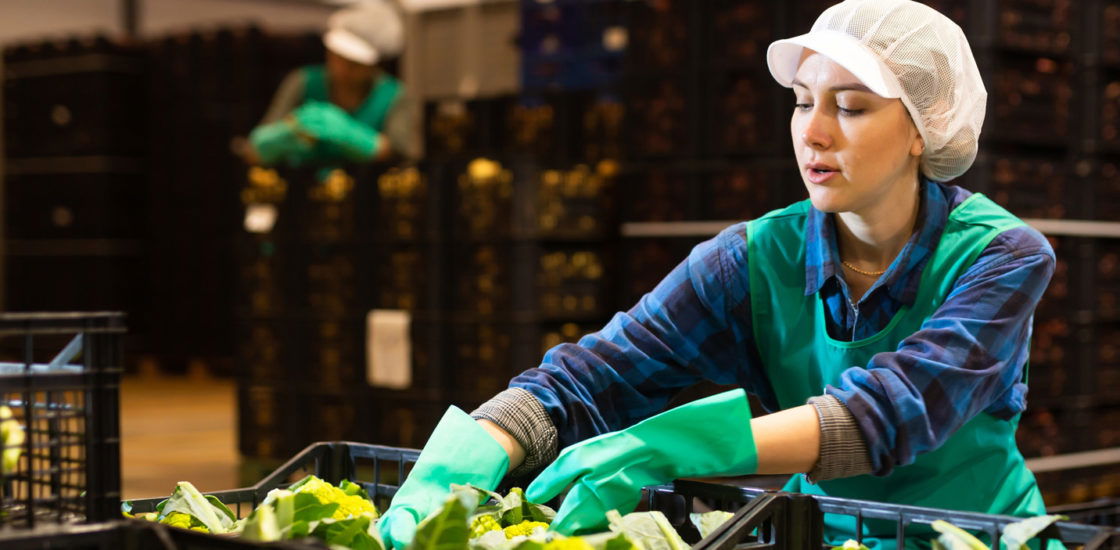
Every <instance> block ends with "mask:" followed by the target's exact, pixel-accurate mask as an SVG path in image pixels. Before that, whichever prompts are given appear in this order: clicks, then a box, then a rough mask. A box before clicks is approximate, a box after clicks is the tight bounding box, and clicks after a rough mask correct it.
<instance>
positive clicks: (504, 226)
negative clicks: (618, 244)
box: [449, 155, 619, 243]
mask: <svg viewBox="0 0 1120 550" xmlns="http://www.w3.org/2000/svg"><path fill="white" fill-rule="evenodd" d="M459 166H460V168H459V171H458V173H457V174H455V175H454V176H453V177H454V179H453V182H451V183H449V184H450V185H453V186H454V189H455V198H454V201H453V204H454V207H453V209H452V212H451V216H452V220H451V225H450V231H451V238H450V240H451V241H453V242H460V243H461V242H495V241H505V240H511V239H513V240H530V239H538V240H548V241H599V240H604V239H607V238H610V237H613V236H614V234H615V228H616V225H615V223H616V219H615V214H614V186H615V178H616V177H617V174H618V171H619V168H618V163H616V162H614V161H611V160H603V161H599V162H597V163H595V164H593V165H592V164H585V163H577V164H542V163H540V162H537V161H536V160H534V159H532V158H531V157H528V156H524V155H514V156H513V157H512V158H503V159H500V160H492V159H486V158H478V159H475V160H472V161H471V162H469V163H463V164H460V165H459Z"/></svg>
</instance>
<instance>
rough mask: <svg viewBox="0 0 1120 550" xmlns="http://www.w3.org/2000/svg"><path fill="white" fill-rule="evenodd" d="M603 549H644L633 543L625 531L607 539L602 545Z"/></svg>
mask: <svg viewBox="0 0 1120 550" xmlns="http://www.w3.org/2000/svg"><path fill="white" fill-rule="evenodd" d="M603 550H645V549H644V548H642V547H641V546H639V545H637V544H634V541H632V540H630V537H628V536H626V534H625V533H619V534H618V535H616V536H614V537H611V538H609V539H607V544H606V545H605V546H603Z"/></svg>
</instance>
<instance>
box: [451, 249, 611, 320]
mask: <svg viewBox="0 0 1120 550" xmlns="http://www.w3.org/2000/svg"><path fill="white" fill-rule="evenodd" d="M611 252H612V249H611V248H610V247H608V246H606V245H603V244H595V243H591V244H560V243H543V242H531V241H530V242H499V243H489V244H469V245H459V246H456V247H454V248H453V250H452V256H451V262H450V265H453V266H455V272H454V276H453V277H452V287H451V292H452V297H451V301H450V304H451V308H452V311H455V312H461V313H467V314H471V315H480V316H495V315H509V314H511V313H517V314H522V315H524V314H529V315H534V316H538V317H541V318H544V319H553V320H569V319H587V318H596V317H601V316H603V315H604V314H606V313H608V312H609V311H610V310H611V309H612V308H611V307H610V304H609V303H608V298H609V294H608V293H609V292H610V280H609V278H608V274H609V273H611V272H612V267H613V265H614V262H613V258H612V254H611Z"/></svg>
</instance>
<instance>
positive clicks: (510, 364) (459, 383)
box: [448, 318, 607, 407]
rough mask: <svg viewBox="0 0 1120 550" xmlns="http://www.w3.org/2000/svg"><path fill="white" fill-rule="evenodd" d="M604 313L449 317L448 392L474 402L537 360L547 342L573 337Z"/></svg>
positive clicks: (597, 323)
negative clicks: (574, 317)
mask: <svg viewBox="0 0 1120 550" xmlns="http://www.w3.org/2000/svg"><path fill="white" fill-rule="evenodd" d="M606 321H607V319H606V318H604V319H594V320H591V319H589V320H583V321H540V320H529V321H526V320H510V319H505V320H492V319H487V320H479V319H453V320H452V321H451V326H450V334H451V343H452V346H453V347H452V350H451V352H450V353H449V364H450V365H453V367H452V368H451V369H450V372H449V373H448V382H449V386H448V387H449V388H450V389H451V395H452V396H453V397H456V398H457V399H461V400H462V402H463V403H465V404H467V405H466V406H471V407H473V406H477V405H479V404H481V403H482V402H483V401H485V400H487V399H489V398H490V397H493V396H494V395H495V394H497V393H498V392H501V391H502V390H504V389H506V387H507V386H508V385H509V381H510V379H512V378H513V377H515V376H517V375H518V374H521V373H522V372H523V371H525V370H528V369H531V368H535V367H537V366H539V365H540V364H541V362H542V360H543V358H544V355H545V353H546V352H547V351H548V350H549V349H550V348H552V347H554V346H556V345H559V344H562V343H565V342H577V341H578V340H579V339H580V338H582V337H583V336H584V335H586V334H589V333H592V332H595V331H597V330H599V329H601V328H602V327H603V326H604V325H605V324H606Z"/></svg>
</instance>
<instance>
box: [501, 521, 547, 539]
mask: <svg viewBox="0 0 1120 550" xmlns="http://www.w3.org/2000/svg"><path fill="white" fill-rule="evenodd" d="M537 527H540V528H542V529H548V524H547V523H544V522H543V521H529V520H525V521H523V522H521V523H518V524H517V525H510V526H509V527H506V528H505V529H502V531H504V532H505V534H506V538H507V539H512V538H513V537H520V536H522V535H524V536H526V537H527V536H529V535H531V534H532V533H533V529H536V528H537Z"/></svg>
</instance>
